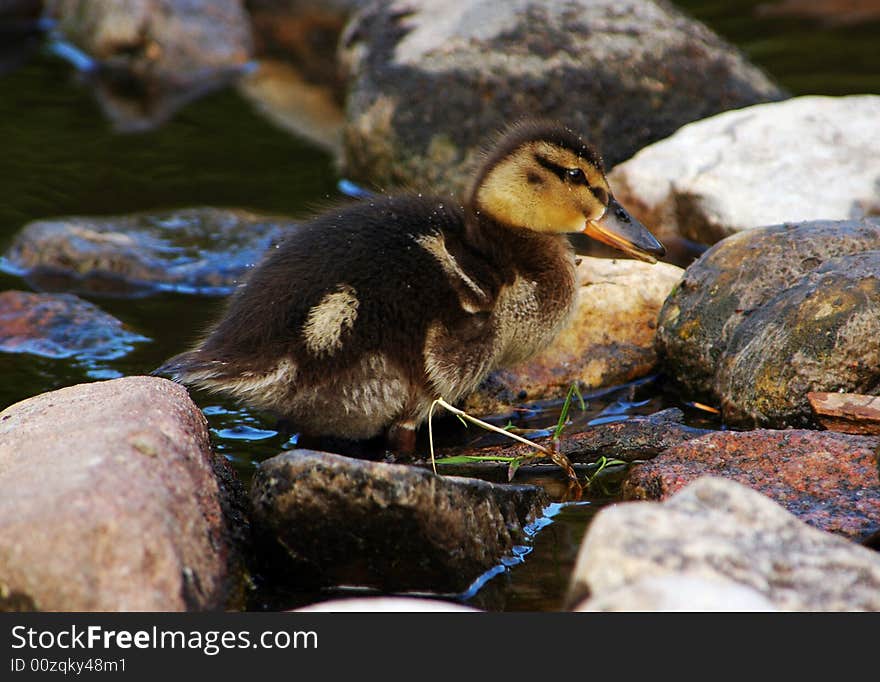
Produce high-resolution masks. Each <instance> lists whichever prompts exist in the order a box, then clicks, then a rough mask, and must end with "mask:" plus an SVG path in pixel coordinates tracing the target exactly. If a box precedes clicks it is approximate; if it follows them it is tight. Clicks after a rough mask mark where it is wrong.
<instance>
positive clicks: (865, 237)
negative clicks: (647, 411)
mask: <svg viewBox="0 0 880 682" xmlns="http://www.w3.org/2000/svg"><path fill="white" fill-rule="evenodd" d="M878 339H880V221H878V222H873V221H871V220H868V219H866V220H861V221H841V222H833V221H815V222H807V223H802V224H800V225H780V226H773V227H767V228H761V229H754V230H749V231H746V232H741V233H739V234H737V235H734V236H732V237H728V238H727V239H725V240H723V241H722V242H720V243H718V244H716V245H715V246H714V247H713V248H711V249H710V250H709V251H707V252H706V253H705V254H704V255H703V256H702V257H701V258H700V259H699V260H698V261H697V262H695V263H694V264H693V265H691V266H690V267H689V268H688V269H687V271H686V272H685V276H684V278H683V280H682V282H681V285H680V286H679V287H678V288H677V289H676V290H675V291H674V292H673V293H672V294H671V295H670V296H669V298H668V299H667V301H666V303H665V304H664V306H663V309H662V311H661V313H660V319H659V329H658V333H657V347H658V353H659V355H660V357H661V359H662V364H663V367H664V369H665V370H666V372H667V373H668V374H669V375H670V376H671V377H673V378H674V379H675V380H676V381H677V382H678V383H679V384H680V386H681V387H682V388H683V390H684V392H685V393H686V394H687V395H689V396H691V397H693V398H696V399H701V400H703V401H704V402H712V403H717V404H719V405H720V407H721V409H722V412H723V416H724V419H725V420H726V421H727V422H729V423H732V424H741V425H745V426H755V425H757V426H770V427H774V428H778V427H784V426H789V425H793V426H797V425H811V424H813V416H812V414H811V410H810V406H809V403H808V401H807V397H806V394H807V393H808V392H810V391H840V390H843V391H847V392H852V393H863V394H870V395H873V394H876V392H877V391H878V389H880V369H878V368H880V344H878V341H877V340H878Z"/></svg>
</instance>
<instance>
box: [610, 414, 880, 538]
mask: <svg viewBox="0 0 880 682" xmlns="http://www.w3.org/2000/svg"><path fill="white" fill-rule="evenodd" d="M878 452H880V438H872V437H864V436H855V435H849V434H842V433H830V432H826V431H798V430H787V431H766V430H757V431H748V432H734V431H724V432H716V433H711V434H708V435H705V436H703V437H701V438H697V439H694V440H690V441H687V442H685V443H682V444H681V445H677V446H675V447H672V448H670V449H669V450H666V451H665V452H663V453H661V454H660V455H658V456H657V457H656V458H655V459H653V460H651V461H650V462H645V463H644V464H638V465H636V466H634V467H633V468H632V469H630V471H629V474H628V475H627V478H626V480H625V481H624V483H623V490H622V493H623V497H624V499H629V500H632V499H635V500H664V499H666V498H668V497H669V496H671V495H674V494H675V493H676V492H678V491H679V490H680V489H681V488H683V487H684V486H685V485H687V484H688V483H690V482H691V481H693V480H695V479H697V478H700V477H701V476H706V475H712V476H723V477H724V478H730V479H733V480H735V481H738V482H740V483H743V484H745V485H747V486H749V487H750V488H754V489H755V490H757V491H758V492H761V493H763V494H765V495H766V496H767V497H769V498H771V499H773V500H775V501H776V502H778V503H779V504H781V505H782V506H783V507H785V508H786V509H787V510H788V511H790V512H791V513H792V514H794V515H795V516H797V517H798V518H799V519H801V520H802V521H804V522H805V523H809V524H810V525H811V526H815V527H816V528H820V529H822V530H825V531H829V532H831V533H837V534H839V535H843V536H844V537H847V538H849V539H851V540H855V541H863V540H866V539H868V538H870V537H871V536H872V535H873V534H874V533H877V532H880V477H878Z"/></svg>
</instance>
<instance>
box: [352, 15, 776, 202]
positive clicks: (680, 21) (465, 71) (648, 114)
mask: <svg viewBox="0 0 880 682" xmlns="http://www.w3.org/2000/svg"><path fill="white" fill-rule="evenodd" d="M340 54H341V59H342V62H343V66H344V68H345V69H346V71H347V73H348V75H349V96H348V100H347V114H348V124H347V126H346V130H345V136H344V146H345V155H344V160H343V161H344V163H343V166H344V169H345V172H346V173H347V174H348V175H350V176H352V177H353V178H354V179H357V180H363V181H365V182H372V183H374V184H375V185H377V186H380V187H388V186H391V185H405V186H416V187H418V188H420V189H430V190H432V191H440V192H446V191H452V192H460V191H461V190H462V189H464V185H465V183H466V182H467V179H468V178H469V177H470V172H471V170H472V169H473V168H474V167H475V165H476V164H478V163H479V160H480V151H481V149H482V146H483V145H485V143H486V139H487V135H492V133H493V132H495V131H497V130H499V129H502V128H504V127H506V126H508V125H509V124H511V123H513V122H514V121H516V120H518V119H520V118H522V117H523V116H532V117H546V118H552V119H558V120H561V121H563V122H564V123H566V124H568V125H570V126H572V127H573V128H574V129H576V130H578V131H583V133H584V134H585V135H587V136H589V138H590V140H591V141H592V142H593V143H594V144H596V145H597V146H598V147H599V148H600V149H601V151H602V152H603V154H604V155H605V160H606V162H607V164H608V165H609V167H610V166H612V165H614V164H616V163H618V162H620V161H623V160H624V159H626V158H628V157H629V156H631V155H632V154H633V153H634V152H635V151H637V150H638V149H641V148H642V147H644V146H645V145H646V144H649V143H651V142H653V141H655V140H658V139H661V138H663V137H665V136H667V135H669V134H670V133H672V132H673V131H674V130H676V129H677V128H678V127H680V126H681V125H682V124H684V123H687V122H689V121H693V120H696V119H700V118H704V117H706V116H710V115H712V114H714V113H717V112H719V111H723V110H725V109H730V108H734V107H741V106H745V105H748V104H754V103H757V102H764V101H768V100H776V99H780V98H781V97H783V93H782V92H781V91H780V90H779V88H778V87H776V86H775V85H774V84H773V83H771V82H770V81H769V80H768V79H767V77H766V76H765V75H764V74H763V73H761V72H760V71H759V70H758V69H756V68H755V67H753V66H751V65H749V64H748V63H747V62H746V61H745V60H744V59H743V58H742V56H741V55H740V54H739V53H738V52H737V51H736V50H734V49H733V48H732V47H730V46H729V45H727V44H726V43H725V42H724V41H722V40H721V39H720V38H718V36H716V35H715V34H714V33H712V32H711V31H709V30H708V29H707V28H706V27H705V26H703V25H702V24H700V23H698V22H696V21H694V20H692V19H689V18H687V17H686V16H684V15H683V14H681V13H679V12H678V11H677V10H675V9H673V8H672V7H671V6H669V5H668V4H666V3H663V4H660V3H655V2H651V1H650V0H628V1H627V2H624V3H621V2H612V1H611V0H603V1H602V2H595V1H588V0H553V1H551V2H537V1H535V0H516V1H511V2H504V3H498V2H492V1H491V0H443V1H442V2H438V1H437V0H396V1H394V2H385V3H374V4H371V5H368V6H367V7H366V8H365V9H364V10H363V11H362V12H360V13H358V14H357V15H355V17H354V18H353V19H352V21H351V23H350V24H349V25H348V27H347V28H346V32H345V33H344V34H343V37H342V41H341V44H340Z"/></svg>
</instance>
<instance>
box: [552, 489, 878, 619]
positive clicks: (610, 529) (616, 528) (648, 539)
mask: <svg viewBox="0 0 880 682" xmlns="http://www.w3.org/2000/svg"><path fill="white" fill-rule="evenodd" d="M675 576H698V577H699V578H700V579H701V580H703V581H710V580H711V581H715V580H718V581H724V583H725V587H724V589H726V590H729V588H730V582H733V583H735V584H737V585H740V586H742V587H743V588H745V589H747V590H749V591H750V592H757V593H759V594H760V595H762V596H763V597H764V598H765V599H766V600H767V601H768V602H769V603H770V604H772V605H773V607H775V608H777V609H780V610H786V611H787V610H791V611H877V610H880V555H878V554H877V553H876V552H873V551H871V550H869V549H866V548H864V547H860V546H859V545H856V544H854V543H852V542H849V541H848V540H845V539H843V538H841V537H838V536H836V535H832V534H830V533H825V532H823V531H820V530H817V529H815V528H811V527H810V526H808V525H806V524H804V523H802V522H801V521H799V520H798V519H797V518H795V517H794V516H792V515H791V514H790V513H788V512H787V511H785V510H784V509H783V508H782V507H780V506H779V505H778V504H776V503H775V502H773V501H772V500H769V499H767V498H766V497H764V496H763V495H761V494H760V493H757V492H755V491H754V490H751V489H749V488H747V487H745V486H742V485H740V484H738V483H735V482H733V481H727V480H724V479H719V478H713V477H706V478H702V479H700V480H698V481H696V482H694V483H692V484H691V485H689V486H688V487H686V488H685V489H684V490H682V491H681V492H679V493H678V494H676V495H674V496H673V497H671V498H670V499H669V500H668V501H666V502H663V503H656V502H638V503H626V504H618V505H614V506H611V507H607V508H605V509H603V510H602V511H600V512H599V513H598V515H597V516H596V518H595V519H594V520H593V522H592V524H591V526H590V529H589V531H588V532H587V536H586V538H585V539H584V542H583V544H582V545H581V549H580V553H579V554H578V560H577V565H576V566H575V571H574V577H573V580H572V583H571V589H570V592H569V603H572V604H574V603H577V602H578V601H580V600H581V599H582V598H583V597H584V596H585V595H587V594H589V596H590V597H591V599H590V602H587V607H589V606H590V605H591V604H592V603H595V604H597V605H601V606H603V607H605V608H607V607H608V606H609V602H608V601H607V600H606V595H609V594H612V593H614V592H617V593H618V594H619V593H621V591H623V590H625V589H627V588H628V587H629V586H631V585H635V584H638V583H639V582H640V581H643V580H645V579H646V578H652V579H654V580H656V579H659V578H663V579H666V578H668V577H675ZM722 608H723V606H722Z"/></svg>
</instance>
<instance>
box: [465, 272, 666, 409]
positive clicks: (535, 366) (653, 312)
mask: <svg viewBox="0 0 880 682" xmlns="http://www.w3.org/2000/svg"><path fill="white" fill-rule="evenodd" d="M682 274H683V271H682V270H681V269H680V268H677V267H676V266H674V265H668V264H665V263H658V264H656V265H649V264H647V263H642V262H640V261H633V260H607V259H602V258H583V259H582V260H581V263H580V265H579V266H578V281H579V284H580V288H579V290H578V308H577V311H576V313H575V316H574V318H573V320H572V322H571V324H570V325H569V326H568V327H567V328H566V329H565V330H563V331H562V333H561V334H560V335H559V336H558V337H557V338H556V340H555V341H554V342H553V344H551V345H550V346H549V347H548V348H547V349H546V350H544V351H543V352H541V353H540V354H539V355H537V356H535V357H534V358H532V359H530V360H528V361H526V362H525V363H523V364H521V365H519V366H517V367H513V368H509V369H501V370H498V371H496V372H494V373H492V374H491V375H490V376H489V377H488V378H487V379H486V381H484V382H483V384H482V385H481V386H480V388H479V389H477V391H476V392H474V393H473V394H472V395H471V396H469V397H468V398H467V400H466V402H465V406H464V409H465V410H466V411H468V412H471V413H473V414H497V413H500V412H503V411H505V410H506V409H507V408H509V407H510V406H511V405H517V404H521V403H523V402H527V401H534V400H542V399H546V398H562V397H565V395H566V393H567V392H568V390H569V387H570V386H571V385H572V384H573V383H577V384H578V385H579V387H580V388H581V390H589V389H592V388H600V387H604V386H613V385H615V384H622V383H625V382H627V381H631V380H633V379H636V378H638V377H642V376H644V375H646V374H648V373H650V372H651V371H652V369H653V368H654V365H655V362H656V359H657V356H656V353H655V350H654V335H655V333H656V329H657V316H658V314H659V312H660V308H661V306H662V305H663V302H664V301H665V300H666V297H667V296H668V295H669V292H670V291H672V289H673V287H674V286H675V285H676V284H677V283H678V281H679V280H680V279H681V277H682Z"/></svg>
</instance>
